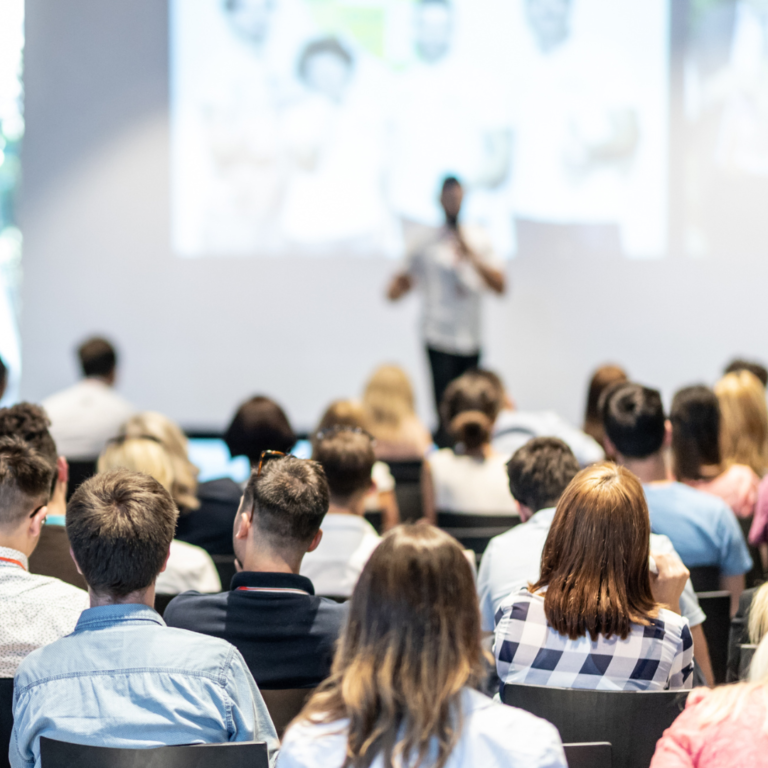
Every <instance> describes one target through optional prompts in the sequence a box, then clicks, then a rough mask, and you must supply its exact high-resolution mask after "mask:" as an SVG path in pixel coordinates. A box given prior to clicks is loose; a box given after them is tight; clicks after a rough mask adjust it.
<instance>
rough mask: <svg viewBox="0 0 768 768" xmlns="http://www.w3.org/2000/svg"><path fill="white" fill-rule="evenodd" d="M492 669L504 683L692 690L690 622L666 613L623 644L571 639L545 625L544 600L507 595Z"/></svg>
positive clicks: (612, 640) (498, 623) (638, 628)
mask: <svg viewBox="0 0 768 768" xmlns="http://www.w3.org/2000/svg"><path fill="white" fill-rule="evenodd" d="M494 655H495V656H496V669H497V671H498V675H499V679H500V680H501V682H502V685H503V684H504V683H526V684H528V685H552V686H558V687H561V688H590V689H594V690H602V691H662V690H679V689H685V688H690V687H691V683H692V681H693V640H692V639H691V631H690V629H689V628H688V620H687V619H684V618H683V617H681V616H678V615H677V614H676V613H672V612H671V611H668V610H666V609H663V608H662V609H660V610H659V615H658V618H656V619H651V620H650V623H649V624H648V626H643V625H642V624H632V628H631V631H630V633H629V635H628V636H627V638H626V640H622V639H620V638H619V637H617V636H615V635H614V636H613V637H611V638H607V637H605V636H604V635H598V638H597V640H596V641H594V642H593V641H592V640H591V639H590V637H589V635H588V634H587V635H586V636H584V637H580V638H578V639H577V640H571V639H570V638H568V637H567V636H565V635H560V634H558V633H557V632H556V631H555V630H554V629H552V628H551V627H550V626H549V625H548V624H547V617H546V615H545V614H544V597H543V595H541V594H536V595H532V594H530V592H528V590H527V589H523V590H520V591H519V592H515V593H513V594H511V595H510V596H509V597H508V598H507V599H506V600H504V602H503V603H502V604H501V606H500V607H499V610H498V611H497V612H496V641H495V643H494Z"/></svg>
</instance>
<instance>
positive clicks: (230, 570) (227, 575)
mask: <svg viewBox="0 0 768 768" xmlns="http://www.w3.org/2000/svg"><path fill="white" fill-rule="evenodd" d="M211 559H212V560H213V564H214V565H215V566H216V570H217V571H218V572H219V579H220V581H221V588H222V589H223V590H224V591H225V592H226V591H227V590H228V589H229V585H230V584H231V583H232V577H233V576H234V575H235V574H236V573H237V568H235V556H234V555H211Z"/></svg>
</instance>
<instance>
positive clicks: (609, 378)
mask: <svg viewBox="0 0 768 768" xmlns="http://www.w3.org/2000/svg"><path fill="white" fill-rule="evenodd" d="M622 381H628V377H627V373H626V371H625V370H624V369H623V368H620V367H619V366H618V365H601V366H600V367H599V368H598V369H597V370H596V371H595V372H594V373H593V374H592V378H591V379H590V380H589V389H588V390H587V408H586V412H585V414H584V432H586V434H588V435H589V436H590V437H591V438H592V439H593V440H594V441H595V442H596V443H597V444H598V445H599V446H600V447H601V448H603V449H605V445H604V444H603V438H604V437H605V432H604V430H603V417H602V414H601V413H600V398H601V397H602V396H603V392H605V391H606V390H607V389H608V387H610V386H612V385H614V384H618V383H620V382H622ZM608 458H612V457H611V456H608Z"/></svg>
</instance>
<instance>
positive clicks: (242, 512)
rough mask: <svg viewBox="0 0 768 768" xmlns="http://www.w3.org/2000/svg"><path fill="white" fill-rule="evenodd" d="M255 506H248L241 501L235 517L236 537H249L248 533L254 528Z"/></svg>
mask: <svg viewBox="0 0 768 768" xmlns="http://www.w3.org/2000/svg"><path fill="white" fill-rule="evenodd" d="M253 512H254V510H253V507H246V506H245V503H244V502H240V506H239V508H238V510H237V516H236V517H235V539H241V540H242V539H247V538H248V534H249V533H250V531H251V528H253Z"/></svg>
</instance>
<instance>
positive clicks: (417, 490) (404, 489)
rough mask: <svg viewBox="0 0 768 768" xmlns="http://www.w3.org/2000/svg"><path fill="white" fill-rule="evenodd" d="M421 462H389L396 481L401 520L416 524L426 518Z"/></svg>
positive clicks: (396, 494)
mask: <svg viewBox="0 0 768 768" xmlns="http://www.w3.org/2000/svg"><path fill="white" fill-rule="evenodd" d="M422 464H423V462H422V461H421V460H419V461H388V462H387V465H388V466H389V471H390V472H391V473H392V477H393V478H394V479H395V498H396V499H397V508H398V509H399V510H400V520H401V521H402V522H404V523H409V522H415V521H416V520H420V519H421V518H422V517H423V516H424V512H423V509H422V499H421V467H422Z"/></svg>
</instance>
